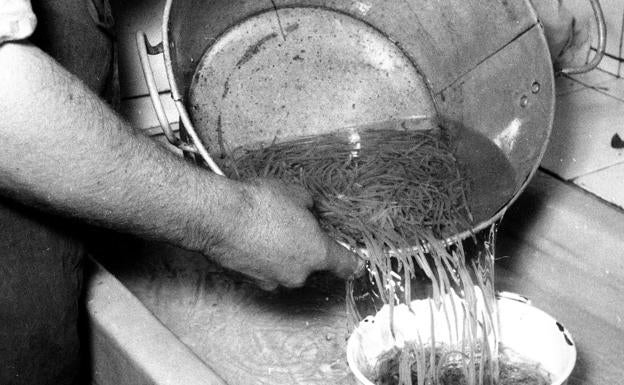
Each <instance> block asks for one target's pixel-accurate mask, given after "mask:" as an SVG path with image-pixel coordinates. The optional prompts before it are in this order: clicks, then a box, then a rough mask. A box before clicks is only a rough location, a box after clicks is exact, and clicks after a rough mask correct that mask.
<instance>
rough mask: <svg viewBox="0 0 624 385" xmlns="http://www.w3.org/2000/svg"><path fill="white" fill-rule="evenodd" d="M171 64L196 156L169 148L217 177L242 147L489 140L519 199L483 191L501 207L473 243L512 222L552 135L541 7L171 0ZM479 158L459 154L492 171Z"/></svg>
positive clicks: (510, 192)
mask: <svg viewBox="0 0 624 385" xmlns="http://www.w3.org/2000/svg"><path fill="white" fill-rule="evenodd" d="M162 51H163V53H164V57H165V64H166V69H167V75H168V77H169V82H170V86H171V93H172V96H173V98H174V100H175V102H176V105H177V107H178V111H179V112H180V117H181V121H182V123H183V126H184V130H183V131H184V134H183V137H184V138H187V137H188V138H189V139H190V141H191V143H184V141H181V140H179V139H177V138H175V137H173V133H171V132H170V133H169V135H168V136H169V137H170V139H171V140H172V141H173V142H174V143H176V144H178V145H180V146H181V147H182V148H183V149H184V150H186V151H189V152H195V153H198V154H199V155H201V158H203V159H204V160H205V161H206V163H207V164H208V166H209V167H211V168H212V169H213V170H215V171H217V172H219V171H220V170H219V169H218V166H217V165H216V164H215V163H214V162H213V161H212V158H213V157H218V156H220V155H221V154H222V153H223V152H224V151H227V150H229V149H232V148H234V147H238V146H251V145H257V144H258V143H267V142H271V141H273V140H276V139H277V140H279V141H283V140H288V139H289V138H294V137H298V136H302V135H310V134H320V133H324V132H329V131H337V130H344V129H346V128H349V129H353V127H359V126H365V127H368V126H370V124H375V122H385V123H384V124H387V122H390V123H392V122H397V121H398V122H401V121H405V120H406V119H407V120H409V119H414V118H422V117H425V118H431V119H435V121H436V122H440V123H441V124H442V125H443V126H444V127H445V128H447V129H448V130H449V131H450V132H451V134H453V135H455V136H457V137H462V135H464V132H476V133H478V134H479V135H480V136H481V137H482V138H483V139H484V141H485V142H486V143H487V144H489V145H490V146H491V147H493V148H496V149H497V150H498V151H499V152H500V154H501V156H502V158H504V160H505V161H506V162H508V163H509V164H510V167H511V169H512V171H511V178H512V181H511V188H509V189H507V190H506V191H505V192H504V193H498V196H497V199H491V195H492V194H490V195H488V191H489V189H488V181H487V180H483V181H479V182H478V185H479V187H480V188H481V190H479V191H477V193H475V194H474V195H475V196H479V197H481V201H482V202H487V203H488V204H487V205H485V206H483V208H482V209H481V212H480V213H479V215H477V216H476V217H477V220H476V221H475V223H474V228H472V229H465V230H466V231H464V232H462V233H461V234H459V237H460V238H463V237H465V236H467V235H469V234H470V231H471V230H472V231H478V230H481V229H483V228H485V227H487V226H489V225H490V224H491V223H492V222H493V221H495V220H497V219H499V218H500V217H501V216H502V214H503V212H504V210H505V208H506V207H507V206H508V205H509V204H510V203H511V202H513V201H514V200H515V198H516V197H517V196H518V194H519V193H520V192H521V191H522V190H523V189H524V187H525V186H526V183H527V182H528V180H529V179H530V177H531V176H532V175H533V173H534V172H535V170H536V168H537V165H538V164H539V162H540V160H541V157H542V155H543V153H544V150H545V147H546V144H547V142H548V138H549V134H550V130H551V126H552V120H553V113H554V90H553V70H552V65H551V62H550V55H549V52H548V47H547V45H546V40H545V37H544V33H543V29H542V26H541V24H540V23H538V20H537V16H536V14H535V12H534V10H533V8H532V7H531V5H530V4H529V2H528V1H519V2H500V3H499V2H490V1H485V0H472V1H463V0H444V1H438V2H435V3H431V2H428V1H423V0H409V1H402V2H388V1H382V0H374V1H367V2H361V1H331V0H275V1H270V0H266V1H264V0H262V1H245V0H235V1H225V0H213V1H174V0H169V1H167V4H166V6H165V10H164V16H163V46H162ZM151 52H152V53H155V52H158V50H157V49H152V50H151ZM423 127H424V126H419V125H415V126H414V127H410V129H412V128H413V129H422V128H423ZM480 151H481V149H480V148H479V147H475V146H474V143H472V142H469V143H468V144H466V145H464V146H461V145H460V146H459V149H458V151H457V154H456V155H457V157H458V159H459V160H460V162H462V160H466V162H470V161H471V160H474V159H476V160H477V161H476V162H479V163H475V161H473V164H472V166H473V167H474V168H475V169H479V168H481V169H487V166H488V161H487V159H480V158H479V152H480ZM481 158H483V157H481ZM486 174H487V173H486ZM495 174H496V172H490V173H489V174H487V175H486V176H488V178H492V177H494V178H495V177H496V175H495Z"/></svg>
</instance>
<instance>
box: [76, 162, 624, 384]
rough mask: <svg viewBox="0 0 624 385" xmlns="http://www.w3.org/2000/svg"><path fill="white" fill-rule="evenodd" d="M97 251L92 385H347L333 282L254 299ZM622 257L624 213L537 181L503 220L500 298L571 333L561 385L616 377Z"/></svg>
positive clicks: (232, 286)
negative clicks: (571, 359) (527, 305)
mask: <svg viewBox="0 0 624 385" xmlns="http://www.w3.org/2000/svg"><path fill="white" fill-rule="evenodd" d="M107 249H108V250H102V255H101V256H99V257H97V259H98V261H99V263H98V262H92V263H91V264H90V265H91V266H90V268H89V290H88V298H87V301H88V302H87V304H88V305H87V307H88V312H89V322H90V324H91V328H90V330H91V332H90V334H91V342H92V343H91V354H92V357H93V377H94V378H93V379H94V383H96V384H100V385H107V384H136V383H145V384H223V383H228V384H233V385H234V384H272V385H276V384H326V385H327V384H355V383H356V382H355V378H354V377H353V376H352V375H351V374H350V371H349V369H348V366H347V362H346V356H345V346H346V338H347V324H346V316H345V311H344V302H343V294H344V288H343V284H342V283H341V282H339V281H337V280H335V279H333V278H332V277H329V276H327V275H323V274H317V275H315V276H313V277H311V279H310V280H309V281H308V284H307V285H306V287H304V288H302V289H297V290H294V291H293V290H291V291H281V292H277V293H264V292H261V291H259V290H258V289H256V288H255V287H254V286H252V285H250V284H248V283H246V282H244V281H243V280H242V279H241V278H240V277H236V276H232V275H226V274H224V273H223V272H222V271H221V270H220V269H219V268H218V267H216V266H214V265H212V264H211V263H210V262H208V261H207V260H206V259H205V258H204V257H202V256H200V255H197V254H191V253H188V252H184V251H181V250H178V249H175V248H171V247H168V246H163V245H160V244H149V243H145V242H139V241H129V242H119V243H117V244H115V245H112V246H110V245H109V247H108V248H107ZM623 256H624V213H623V212H622V211H620V210H619V209H617V208H615V207H612V206H610V205H608V204H606V203H604V202H603V201H600V200H599V199H597V198H595V197H594V196H592V195H589V194H587V193H585V192H583V191H582V190H579V189H578V188H576V187H574V186H572V185H569V184H567V183H564V182H561V181H559V180H557V179H554V178H553V177H551V176H549V175H547V174H544V173H541V172H538V174H537V175H536V177H535V178H534V179H533V180H532V182H531V183H530V185H529V187H528V188H527V190H526V191H525V192H524V193H523V194H522V196H521V197H520V198H519V199H518V201H517V202H516V203H515V204H514V205H513V206H512V207H511V208H510V209H509V211H508V213H507V215H506V216H505V219H504V221H503V223H502V225H501V228H500V231H499V234H498V247H497V258H498V260H497V265H496V269H497V270H496V275H497V285H498V289H499V290H504V291H511V292H516V293H519V294H521V295H525V296H527V297H529V298H530V299H531V300H532V302H533V304H534V305H535V306H537V307H539V308H541V309H543V310H544V311H546V312H547V313H549V314H551V315H552V316H553V317H555V318H557V319H558V321H559V322H560V323H562V324H563V325H565V326H566V328H567V329H568V330H569V331H570V333H571V334H572V335H573V336H574V340H575V342H576V344H577V350H578V361H577V365H576V367H575V370H574V372H573V373H572V376H571V377H570V379H569V384H571V385H575V384H576V385H580V384H584V385H601V384H615V383H619V382H621V379H622V378H624V365H622V362H624V350H622V348H621V344H622V341H624V323H623V321H622V318H623V317H624V300H623V299H622V293H624V258H622V257H623ZM100 263H101V265H100ZM102 266H104V267H102Z"/></svg>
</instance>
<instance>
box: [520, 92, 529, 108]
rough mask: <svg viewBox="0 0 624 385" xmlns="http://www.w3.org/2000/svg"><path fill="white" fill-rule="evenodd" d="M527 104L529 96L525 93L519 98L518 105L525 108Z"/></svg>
mask: <svg viewBox="0 0 624 385" xmlns="http://www.w3.org/2000/svg"><path fill="white" fill-rule="evenodd" d="M528 105H529V98H528V96H526V95H522V97H521V98H520V107H522V108H525V107H526V106H528Z"/></svg>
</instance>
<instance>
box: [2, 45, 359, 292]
mask: <svg viewBox="0 0 624 385" xmlns="http://www.w3.org/2000/svg"><path fill="white" fill-rule="evenodd" d="M0 90H2V91H1V92H0V116H2V119H1V120H0V192H1V193H2V194H3V195H8V196H11V197H13V198H14V199H17V200H20V201H22V202H25V203H28V204H32V205H35V206H38V207H41V208H44V209H48V210H52V211H54V212H57V213H60V214H62V215H66V216H70V217H74V218H79V219H82V220H85V221H88V222H90V223H93V224H96V225H99V226H103V227H107V228H112V229H115V230H118V231H123V232H127V233H131V234H135V235H138V236H142V237H146V238H152V239H159V240H164V241H168V242H170V243H172V244H175V245H178V246H181V247H184V248H186V249H189V250H194V251H199V252H202V253H204V254H206V255H208V256H209V257H210V258H212V259H214V260H215V261H216V262H218V263H220V264H221V265H223V266H225V267H228V268H231V269H234V270H237V271H239V272H242V273H244V274H247V275H249V276H251V277H253V278H255V279H257V280H258V281H259V282H261V283H262V284H263V286H264V287H265V288H272V287H274V286H275V285H276V284H282V285H285V286H298V285H301V284H302V283H303V281H304V280H305V278H306V276H307V275H308V274H309V273H310V272H312V271H315V270H325V269H328V270H332V271H334V272H335V273H337V274H338V275H340V276H342V277H347V276H348V275H350V274H352V273H353V271H354V270H355V269H356V268H357V266H358V262H357V260H356V257H355V256H354V255H353V254H351V253H349V252H347V251H346V250H344V249H342V248H341V247H340V246H338V245H337V244H336V243H334V242H333V241H331V240H330V239H329V238H328V237H327V236H326V235H325V234H324V233H323V232H322V231H321V229H320V228H319V226H318V224H317V222H316V220H315V219H314V217H313V216H312V215H311V214H310V212H309V211H308V210H306V207H305V205H306V204H307V203H309V197H306V196H305V194H304V193H297V194H296V196H298V197H299V198H297V199H293V198H292V194H286V193H284V192H283V191H282V189H281V188H280V187H276V185H275V183H268V182H266V181H264V182H262V181H257V182H255V183H241V182H236V181H232V180H229V179H226V178H223V177H220V176H217V175H215V174H212V173H210V172H208V171H206V170H204V169H201V168H199V167H197V166H195V165H194V164H191V163H189V162H187V161H185V160H183V159H182V158H180V157H178V156H176V155H174V154H172V153H171V152H169V151H168V150H166V149H165V148H163V147H161V146H160V145H158V144H156V143H155V142H154V141H152V140H151V139H150V138H148V137H146V136H144V135H143V134H142V133H141V132H138V131H137V130H133V129H132V128H131V127H129V126H128V125H127V123H125V122H124V121H123V120H122V119H120V118H119V117H118V116H117V115H116V114H115V113H114V112H113V111H112V110H111V109H110V108H109V107H108V106H107V105H106V104H105V103H103V102H102V101H100V100H99V99H98V98H97V97H96V96H95V95H94V94H92V93H91V92H90V91H89V90H87V89H86V87H85V86H84V85H83V84H82V83H80V82H79V81H78V80H77V79H76V78H74V77H73V76H71V75H70V74H69V73H67V72H66V71H65V70H64V69H63V68H62V67H61V66H60V65H58V64H57V63H56V62H54V61H53V60H52V59H51V58H50V57H49V56H47V55H46V54H45V53H43V52H42V51H40V50H39V49H38V48H36V47H34V46H32V45H29V44H26V43H6V44H3V45H0ZM289 195H291V196H289Z"/></svg>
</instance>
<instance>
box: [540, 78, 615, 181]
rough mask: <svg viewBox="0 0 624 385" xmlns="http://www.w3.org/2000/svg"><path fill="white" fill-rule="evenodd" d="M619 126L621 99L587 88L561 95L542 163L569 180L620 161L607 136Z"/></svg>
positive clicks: (611, 134)
mask: <svg viewBox="0 0 624 385" xmlns="http://www.w3.org/2000/svg"><path fill="white" fill-rule="evenodd" d="M623 128H624V102H622V101H620V100H617V99H615V98H613V97H611V96H608V95H605V94H603V93H600V92H597V91H595V90H591V89H586V90H582V91H578V92H573V93H570V94H567V95H564V96H561V97H559V98H558V99H557V107H556V113H555V123H554V125H553V130H552V134H551V139H550V143H549V145H548V149H547V151H546V154H545V156H544V159H543V160H542V166H543V167H544V168H546V169H547V170H549V171H552V172H554V173H555V174H557V175H559V176H561V177H562V178H564V179H567V180H569V179H573V178H576V177H578V176H581V175H586V174H589V173H590V172H593V171H596V170H599V169H602V168H605V167H608V166H611V165H614V164H616V163H620V162H622V161H624V151H622V150H615V149H613V148H611V137H612V136H613V134H615V133H616V132H620V135H624V132H622V130H623Z"/></svg>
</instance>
